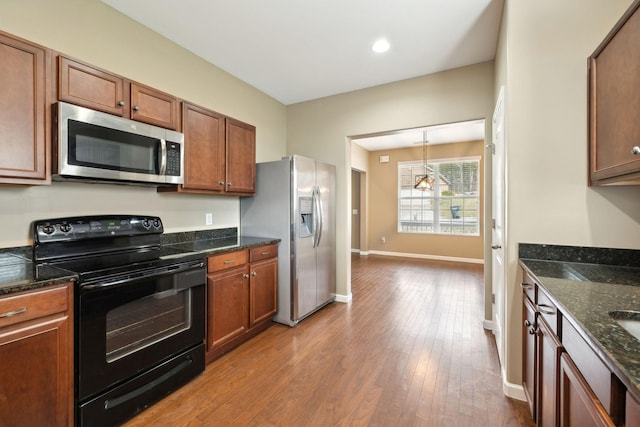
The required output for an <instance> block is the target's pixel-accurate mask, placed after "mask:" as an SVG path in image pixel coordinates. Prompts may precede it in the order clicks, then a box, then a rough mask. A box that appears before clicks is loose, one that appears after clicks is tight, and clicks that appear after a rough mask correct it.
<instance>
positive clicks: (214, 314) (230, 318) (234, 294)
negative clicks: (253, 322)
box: [207, 266, 249, 351]
mask: <svg viewBox="0 0 640 427" xmlns="http://www.w3.org/2000/svg"><path fill="white" fill-rule="evenodd" d="M248 278H249V275H248V274H247V270H246V266H242V267H239V268H232V269H229V270H225V271H222V272H220V273H215V274H212V275H210V276H209V277H208V278H207V292H208V295H207V304H208V305H207V310H208V313H207V318H208V328H207V350H209V351H211V350H213V349H215V348H216V347H219V346H221V345H223V344H225V343H227V342H229V341H231V340H232V339H234V338H235V337H237V336H240V335H242V334H244V333H245V332H246V331H247V329H248V328H249V279H248Z"/></svg>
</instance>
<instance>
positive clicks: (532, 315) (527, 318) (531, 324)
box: [522, 294, 538, 421]
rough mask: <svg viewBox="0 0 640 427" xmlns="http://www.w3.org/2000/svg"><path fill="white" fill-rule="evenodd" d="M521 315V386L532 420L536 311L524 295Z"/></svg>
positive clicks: (534, 406) (536, 371)
mask: <svg viewBox="0 0 640 427" xmlns="http://www.w3.org/2000/svg"><path fill="white" fill-rule="evenodd" d="M523 299H524V301H523V305H522V307H523V317H524V322H523V326H522V328H523V329H522V375H523V378H522V387H523V389H524V394H525V397H526V399H527V403H529V411H530V412H531V416H532V417H533V420H534V421H535V419H536V389H537V381H536V375H537V373H538V370H537V368H536V350H537V347H536V342H537V339H536V334H537V331H536V327H537V326H536V312H535V308H534V306H533V302H531V300H530V299H529V298H528V297H527V296H526V294H525V295H524V296H523Z"/></svg>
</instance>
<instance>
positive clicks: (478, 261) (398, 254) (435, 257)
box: [369, 251, 484, 264]
mask: <svg viewBox="0 0 640 427" xmlns="http://www.w3.org/2000/svg"><path fill="white" fill-rule="evenodd" d="M369 253H370V254H372V255H384V256H395V257H403V258H421V259H433V260H437V261H453V262H466V263H470V264H484V260H483V259H476V258H461V257H450V256H440V255H425V254H410V253H404V252H386V251H369Z"/></svg>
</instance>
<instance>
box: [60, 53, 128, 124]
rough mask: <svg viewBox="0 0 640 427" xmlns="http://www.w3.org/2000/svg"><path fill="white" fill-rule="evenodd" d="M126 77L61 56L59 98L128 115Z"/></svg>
mask: <svg viewBox="0 0 640 427" xmlns="http://www.w3.org/2000/svg"><path fill="white" fill-rule="evenodd" d="M125 90H126V87H125V81H124V79H123V78H122V77H120V76H117V75H115V74H110V73H107V72H105V71H102V70H100V69H98V68H94V67H91V66H89V65H86V64H82V63H79V62H77V61H74V60H72V59H69V58H65V57H64V56H59V57H58V99H59V100H61V101H66V102H69V103H72V104H76V105H80V106H83V107H87V108H91V109H93V110H98V111H103V112H105V113H109V114H115V115H117V116H127V115H128V114H125V112H128V109H129V105H128V102H127V100H128V96H127V94H126V93H125Z"/></svg>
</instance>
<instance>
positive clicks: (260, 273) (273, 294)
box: [249, 258, 278, 327]
mask: <svg viewBox="0 0 640 427" xmlns="http://www.w3.org/2000/svg"><path fill="white" fill-rule="evenodd" d="M250 274H251V282H250V300H249V306H250V318H249V327H253V326H255V325H257V324H258V323H262V322H265V321H269V320H270V319H271V318H272V317H273V316H274V315H275V314H276V312H277V311H278V259H277V258H271V259H267V260H264V261H259V262H256V263H253V264H251V265H250Z"/></svg>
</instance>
